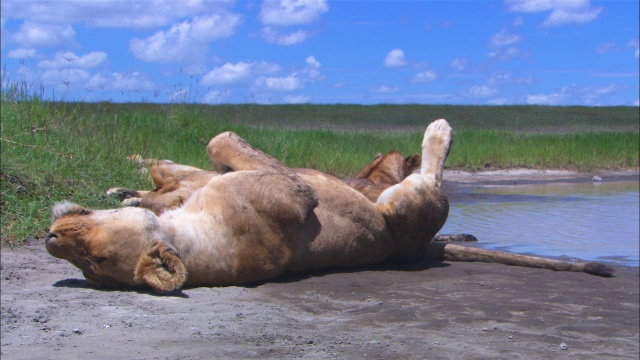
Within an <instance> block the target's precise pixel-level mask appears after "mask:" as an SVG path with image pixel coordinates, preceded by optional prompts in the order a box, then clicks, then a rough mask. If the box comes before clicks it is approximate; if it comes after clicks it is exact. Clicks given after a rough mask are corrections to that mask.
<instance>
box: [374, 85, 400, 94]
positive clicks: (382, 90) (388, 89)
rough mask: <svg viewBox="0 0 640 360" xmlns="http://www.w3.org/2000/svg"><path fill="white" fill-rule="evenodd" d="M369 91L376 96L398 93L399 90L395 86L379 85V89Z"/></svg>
mask: <svg viewBox="0 0 640 360" xmlns="http://www.w3.org/2000/svg"><path fill="white" fill-rule="evenodd" d="M369 91H370V92H372V93H376V94H392V93H395V92H398V91H400V88H399V87H397V86H386V85H381V86H380V87H377V88H375V89H371V90H369Z"/></svg>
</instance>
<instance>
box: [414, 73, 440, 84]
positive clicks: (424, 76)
mask: <svg viewBox="0 0 640 360" xmlns="http://www.w3.org/2000/svg"><path fill="white" fill-rule="evenodd" d="M437 78H438V74H436V73H435V72H433V71H429V70H427V71H423V72H420V73H417V74H416V75H415V76H414V77H413V78H412V79H411V82H414V83H425V82H430V81H433V80H435V79H437Z"/></svg>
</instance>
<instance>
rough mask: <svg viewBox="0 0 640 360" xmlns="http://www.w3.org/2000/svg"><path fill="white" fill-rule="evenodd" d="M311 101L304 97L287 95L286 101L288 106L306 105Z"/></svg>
mask: <svg viewBox="0 0 640 360" xmlns="http://www.w3.org/2000/svg"><path fill="white" fill-rule="evenodd" d="M309 100H311V98H310V97H308V96H304V95H287V96H285V97H284V101H285V102H286V103H288V104H306V103H308V102H309Z"/></svg>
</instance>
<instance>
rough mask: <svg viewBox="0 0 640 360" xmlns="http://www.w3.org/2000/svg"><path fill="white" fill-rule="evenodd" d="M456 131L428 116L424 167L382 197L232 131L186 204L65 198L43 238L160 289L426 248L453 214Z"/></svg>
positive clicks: (101, 272)
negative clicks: (96, 206) (450, 177)
mask: <svg viewBox="0 0 640 360" xmlns="http://www.w3.org/2000/svg"><path fill="white" fill-rule="evenodd" d="M451 140H452V130H451V127H450V126H449V124H448V123H447V122H446V121H444V120H437V121H435V122H434V123H432V124H431V125H429V127H428V128H427V131H426V132H425V140H424V142H423V145H422V165H421V168H420V171H419V172H417V173H414V174H411V175H409V176H408V177H407V178H406V179H404V180H403V181H402V182H400V183H399V184H396V185H394V186H391V187H389V188H388V189H386V190H385V191H384V192H383V193H382V194H381V195H380V196H379V198H378V200H377V203H374V202H372V201H370V200H368V199H367V198H366V197H364V196H362V194H360V193H359V192H357V191H356V190H354V189H353V188H351V187H349V186H347V185H346V184H344V183H343V182H339V181H335V179H331V178H330V177H325V176H318V175H317V174H298V173H296V172H294V171H292V170H291V169H289V168H287V167H285V166H284V165H283V164H281V163H280V162H278V161H277V160H275V159H274V158H272V157H270V156H269V155H266V154H264V153H262V152H261V151H259V150H257V149H255V148H253V147H251V146H250V145H249V144H247V143H246V142H245V141H244V140H242V139H241V138H239V137H238V136H237V135H236V134H234V133H231V132H227V133H223V134H220V135H218V136H216V137H215V138H213V139H212V140H211V141H210V142H209V145H208V147H207V152H208V154H209V157H210V159H211V162H212V165H213V167H214V169H216V171H217V172H218V173H221V174H222V175H218V176H213V177H211V178H210V179H209V181H208V182H207V184H206V185H205V186H203V187H202V188H200V189H197V190H195V191H194V192H193V194H192V195H191V196H190V197H189V198H188V199H187V200H186V201H185V202H184V203H183V204H182V206H180V207H178V208H176V209H173V210H169V211H165V212H164V213H162V214H161V215H159V216H158V215H156V214H154V213H153V212H151V211H150V210H148V209H144V208H120V209H115V210H87V209H83V208H81V207H79V206H78V205H75V204H70V203H61V204H57V205H56V206H54V210H53V214H54V220H53V223H52V225H51V229H50V233H49V235H48V236H47V239H46V240H45V246H46V248H47V250H48V251H49V253H50V254H51V255H53V256H56V257H58V258H62V259H66V260H68V261H70V262H71V263H72V264H74V265H75V266H76V267H78V268H80V269H81V270H82V272H83V274H84V275H85V277H86V278H87V280H88V281H90V282H91V283H93V284H96V285H102V286H110V287H124V286H136V287H138V286H147V287H152V288H153V289H155V290H157V291H160V292H165V291H172V290H175V289H179V288H181V287H182V286H220V285H240V284H247V283H251V282H256V281H262V280H266V279H270V278H273V277H275V276H278V275H281V274H284V273H291V272H300V271H313V270H318V269H326V268H344V267H355V266H362V265H370V264H376V263H379V262H381V261H383V260H384V259H386V258H388V257H399V258H410V257H415V256H416V255H417V254H421V255H422V256H424V255H425V254H429V252H430V247H429V244H430V242H431V240H432V239H433V237H434V236H435V234H436V233H437V232H438V231H439V230H440V228H441V227H442V225H443V224H444V222H445V220H446V217H447V212H448V202H447V199H446V197H445V196H444V195H443V194H442V192H441V189H440V188H441V180H442V170H443V167H444V161H445V158H446V155H447V153H448V150H449V146H450V144H451ZM162 181H166V179H165V178H164V177H163V178H162ZM445 253H446V251H445Z"/></svg>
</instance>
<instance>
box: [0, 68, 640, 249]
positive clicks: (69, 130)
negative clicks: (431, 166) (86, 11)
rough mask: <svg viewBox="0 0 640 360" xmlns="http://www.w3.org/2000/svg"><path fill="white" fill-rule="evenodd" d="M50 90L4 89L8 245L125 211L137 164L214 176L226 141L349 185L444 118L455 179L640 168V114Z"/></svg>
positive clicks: (140, 182)
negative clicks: (79, 215)
mask: <svg viewBox="0 0 640 360" xmlns="http://www.w3.org/2000/svg"><path fill="white" fill-rule="evenodd" d="M3 80H4V79H3ZM5 83H6V82H5ZM43 91H44V90H43V89H42V88H41V87H30V86H29V84H26V83H24V82H15V83H10V84H8V85H7V86H5V87H3V88H2V94H1V101H2V103H1V107H0V108H1V115H2V117H1V121H2V122H1V135H0V143H1V146H2V156H1V167H0V188H1V191H2V198H1V201H0V211H1V230H2V233H1V241H2V244H3V245H7V244H9V245H13V244H17V243H20V242H22V241H23V240H24V239H26V238H28V237H41V236H43V235H44V234H45V233H46V231H47V228H48V226H49V222H50V208H51V205H52V204H53V203H54V202H56V201H60V200H63V199H69V200H72V201H75V202H78V203H80V204H82V205H84V206H88V207H92V208H107V207H116V206H118V204H117V202H116V201H115V200H114V199H111V198H107V197H106V196H104V193H105V191H106V190H107V189H108V188H110V187H114V186H126V187H130V188H150V187H151V184H150V181H149V180H148V178H147V177H146V176H144V175H142V174H140V173H139V172H138V171H137V170H136V169H135V168H134V166H133V165H132V164H130V163H129V162H127V161H126V158H127V156H129V155H130V154H134V153H135V154H141V155H142V156H144V157H154V158H162V159H165V158H166V159H172V160H174V161H177V162H180V163H185V164H190V165H194V166H198V167H201V168H205V169H207V168H209V167H210V166H209V160H208V158H207V156H206V151H205V147H206V144H207V143H208V141H209V140H210V139H211V138H212V137H213V136H215V135H216V134H218V133H220V132H223V131H226V130H232V131H235V132H236V133H238V134H239V135H240V136H242V137H243V138H245V139H246V140H247V141H249V143H251V144H253V145H254V146H256V147H258V148H260V149H262V150H263V151H265V152H267V153H269V154H271V155H272V156H274V157H276V158H278V159H279V160H281V161H283V162H284V163H285V164H287V165H288V166H290V167H310V168H316V169H319V170H322V171H326V172H328V173H330V174H333V175H336V176H338V177H341V178H345V177H348V176H352V175H353V174H355V173H356V172H357V171H358V170H359V169H360V168H361V167H362V166H364V165H365V164H367V163H368V162H370V161H371V160H372V159H373V157H374V156H375V154H376V153H378V152H381V153H384V152H388V151H391V150H398V151H400V152H401V153H403V154H404V155H409V154H412V153H417V152H419V151H420V144H421V142H422V136H423V132H424V129H425V127H426V125H427V123H428V122H429V121H431V120H433V119H436V118H441V117H444V118H447V119H448V120H450V122H451V123H452V125H453V126H454V129H456V134H455V141H454V146H453V149H452V151H451V153H450V157H449V160H448V161H447V167H449V168H463V169H468V170H478V169H483V168H487V167H491V168H505V167H533V168H570V169H577V170H591V169H597V168H626V167H633V168H637V167H638V158H639V156H638V149H639V145H638V123H639V120H638V109H637V108H625V107H621V108H579V107H575V108H574V107H567V108H556V107H535V106H534V107H467V106H459V107H458V106H426V105H406V106H396V105H380V106H359V105H290V106H286V105H273V106H263V105H255V104H242V105H220V106H204V105H196V104H168V105H167V104H113V103H92V104H86V103H70V102H47V101H43V100H42V99H43V96H42V92H43Z"/></svg>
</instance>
